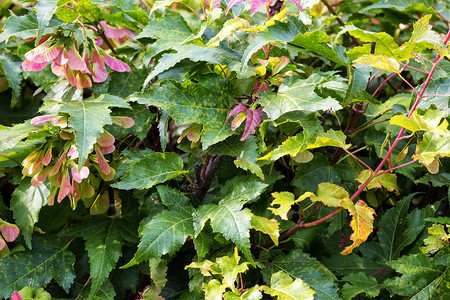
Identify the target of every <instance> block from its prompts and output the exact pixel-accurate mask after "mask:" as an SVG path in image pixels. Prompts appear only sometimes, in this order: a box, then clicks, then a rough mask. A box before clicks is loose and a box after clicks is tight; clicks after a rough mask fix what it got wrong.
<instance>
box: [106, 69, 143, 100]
mask: <svg viewBox="0 0 450 300" xmlns="http://www.w3.org/2000/svg"><path fill="white" fill-rule="evenodd" d="M145 77H147V71H146V70H145V69H136V68H135V67H134V66H133V65H131V72H114V73H112V74H111V81H109V88H108V93H109V94H111V95H115V96H119V97H121V98H124V99H125V98H126V97H128V96H129V95H130V94H131V93H133V92H136V91H138V90H139V89H140V87H141V86H142V84H143V83H144V80H145Z"/></svg>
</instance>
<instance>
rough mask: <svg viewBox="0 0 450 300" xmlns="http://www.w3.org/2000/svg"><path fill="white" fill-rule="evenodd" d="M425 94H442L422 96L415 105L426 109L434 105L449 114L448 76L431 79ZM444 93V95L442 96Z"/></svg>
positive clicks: (449, 80)
mask: <svg viewBox="0 0 450 300" xmlns="http://www.w3.org/2000/svg"><path fill="white" fill-rule="evenodd" d="M426 94H427V95H443V96H434V97H426V98H422V99H421V100H420V102H419V105H418V106H417V107H418V108H420V109H423V110H425V109H428V108H429V107H430V106H431V105H436V107H437V109H438V110H439V111H444V112H445V113H446V116H448V115H450V101H449V95H450V78H449V77H448V76H446V77H443V78H438V79H435V80H431V81H430V83H429V84H428V85H427V92H426ZM444 95H446V96H444Z"/></svg>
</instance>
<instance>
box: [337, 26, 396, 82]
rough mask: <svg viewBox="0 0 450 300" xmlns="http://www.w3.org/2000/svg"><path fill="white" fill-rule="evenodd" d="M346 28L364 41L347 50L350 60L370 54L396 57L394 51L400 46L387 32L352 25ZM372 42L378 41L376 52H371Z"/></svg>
mask: <svg viewBox="0 0 450 300" xmlns="http://www.w3.org/2000/svg"><path fill="white" fill-rule="evenodd" d="M346 28H348V29H351V30H349V34H350V35H352V36H354V37H355V38H358V39H360V40H361V42H363V43H364V45H362V46H357V47H354V48H352V49H351V50H349V51H347V56H348V58H349V60H350V61H355V60H356V59H357V58H359V57H362V56H364V55H369V54H372V55H377V56H387V57H395V56H394V54H393V51H394V50H395V49H397V48H398V45H397V43H396V42H395V39H394V38H393V37H392V36H391V35H389V34H387V33H386V32H371V31H366V30H361V29H358V28H356V29H355V27H354V26H352V25H350V26H347V27H346ZM370 43H376V45H375V51H374V53H371V50H372V49H371V48H372V47H371V44H370ZM366 84H367V81H366Z"/></svg>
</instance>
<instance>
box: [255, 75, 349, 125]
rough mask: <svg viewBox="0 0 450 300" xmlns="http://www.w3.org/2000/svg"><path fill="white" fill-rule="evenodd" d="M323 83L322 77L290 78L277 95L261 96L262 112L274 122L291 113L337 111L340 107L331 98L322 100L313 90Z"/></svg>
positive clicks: (266, 94)
mask: <svg viewBox="0 0 450 300" xmlns="http://www.w3.org/2000/svg"><path fill="white" fill-rule="evenodd" d="M322 82H323V77H321V76H315V75H311V76H310V77H308V78H307V79H301V78H299V77H298V76H292V77H288V78H286V79H285V81H284V82H283V84H282V85H281V86H280V88H279V89H278V92H277V93H264V94H262V95H261V104H262V105H263V106H264V112H265V113H266V114H267V115H268V116H269V118H270V119H272V120H275V119H277V118H278V117H280V116H281V115H283V114H285V113H287V112H291V111H298V110H300V111H318V110H329V109H332V110H339V109H341V108H342V107H341V105H340V104H339V102H338V101H337V100H335V99H333V98H331V97H327V98H322V97H321V96H319V95H318V94H316V93H315V92H314V89H315V88H316V87H317V86H318V85H319V84H320V83H322Z"/></svg>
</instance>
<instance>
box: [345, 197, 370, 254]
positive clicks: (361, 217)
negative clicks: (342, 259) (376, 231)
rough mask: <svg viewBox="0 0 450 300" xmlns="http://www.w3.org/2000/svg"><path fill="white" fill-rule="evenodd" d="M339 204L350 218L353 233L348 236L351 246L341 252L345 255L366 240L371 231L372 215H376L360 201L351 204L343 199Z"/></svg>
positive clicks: (348, 200)
mask: <svg viewBox="0 0 450 300" xmlns="http://www.w3.org/2000/svg"><path fill="white" fill-rule="evenodd" d="M341 203H342V207H343V208H345V209H347V210H348V212H349V213H350V215H351V216H352V221H351V222H350V227H351V228H353V233H352V235H351V236H350V239H351V240H352V241H353V244H351V245H350V246H347V247H345V249H344V250H343V251H342V252H341V254H343V255H347V254H350V253H351V252H352V251H353V249H355V248H356V247H358V246H359V245H361V244H362V243H363V242H365V241H366V240H367V238H368V237H369V235H370V233H371V232H372V231H373V220H374V215H376V214H375V211H374V210H373V208H371V207H368V206H367V204H366V203H365V202H364V201H362V200H359V201H358V202H356V204H353V202H352V201H351V200H350V199H349V198H345V199H343V200H342V202H341Z"/></svg>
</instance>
